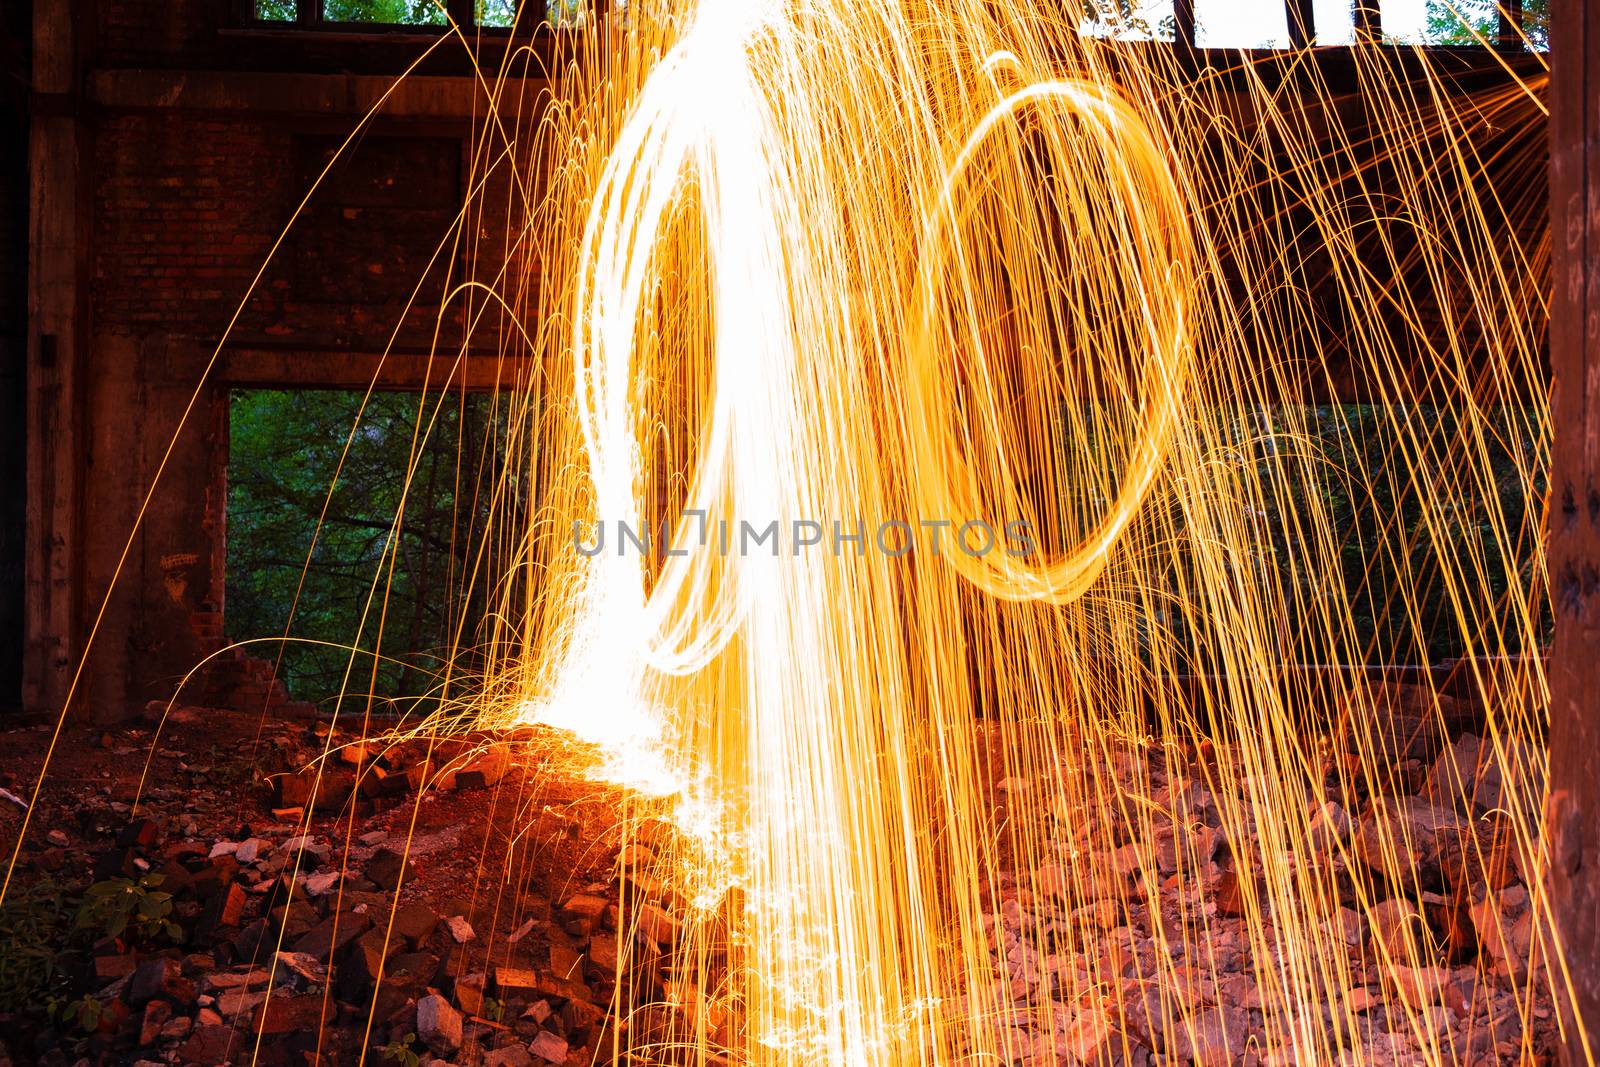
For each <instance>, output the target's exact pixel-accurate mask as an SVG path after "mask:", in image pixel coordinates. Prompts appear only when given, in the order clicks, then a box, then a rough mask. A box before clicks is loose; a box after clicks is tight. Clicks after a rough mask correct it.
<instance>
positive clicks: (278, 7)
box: [255, 0, 295, 22]
mask: <svg viewBox="0 0 1600 1067" xmlns="http://www.w3.org/2000/svg"><path fill="white" fill-rule="evenodd" d="M255 14H256V18H257V19H259V20H260V21H262V22H293V21H294V20H295V0H255Z"/></svg>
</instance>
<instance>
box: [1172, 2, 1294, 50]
mask: <svg viewBox="0 0 1600 1067" xmlns="http://www.w3.org/2000/svg"><path fill="white" fill-rule="evenodd" d="M1194 24H1195V28H1194V38H1195V43H1196V44H1197V45H1199V46H1200V47H1201V48H1287V47H1288V46H1289V17H1288V13H1287V12H1285V11H1284V9H1283V0H1195V5H1194Z"/></svg>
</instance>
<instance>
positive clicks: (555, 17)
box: [544, 0, 620, 26]
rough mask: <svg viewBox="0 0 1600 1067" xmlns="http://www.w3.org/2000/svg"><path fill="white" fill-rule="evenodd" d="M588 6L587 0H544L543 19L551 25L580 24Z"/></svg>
mask: <svg viewBox="0 0 1600 1067" xmlns="http://www.w3.org/2000/svg"><path fill="white" fill-rule="evenodd" d="M613 6H614V7H616V6H620V5H615V4H614V5H613ZM588 8H589V0H545V8H544V10H545V16H544V19H545V21H546V22H548V23H550V24H551V25H552V26H582V25H583V23H584V16H585V15H586V14H587V13H588Z"/></svg>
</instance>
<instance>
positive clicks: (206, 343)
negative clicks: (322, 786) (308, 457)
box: [0, 0, 481, 718]
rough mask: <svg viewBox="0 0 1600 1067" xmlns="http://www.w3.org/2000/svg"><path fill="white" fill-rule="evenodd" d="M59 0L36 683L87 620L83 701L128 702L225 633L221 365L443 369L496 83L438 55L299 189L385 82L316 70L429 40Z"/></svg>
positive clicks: (254, 380)
mask: <svg viewBox="0 0 1600 1067" xmlns="http://www.w3.org/2000/svg"><path fill="white" fill-rule="evenodd" d="M68 7H76V13H77V14H80V15H81V14H82V12H83V11H84V9H83V8H82V7H81V6H76V5H70V4H68V3H67V0H49V2H46V3H44V4H43V5H42V6H41V9H40V11H39V17H38V19H37V20H36V23H35V33H36V41H38V42H42V43H43V46H44V51H45V52H46V53H48V54H49V55H51V56H52V57H54V59H53V63H52V65H50V67H49V69H48V70H46V71H45V72H44V73H45V74H46V75H47V76H48V79H49V84H48V86H45V85H43V84H42V83H41V84H39V85H36V89H41V90H43V92H44V93H48V96H43V95H41V94H40V93H36V95H35V97H34V102H35V109H36V110H37V109H39V108H40V106H41V101H43V103H44V110H45V111H47V112H48V113H49V118H48V119H47V121H46V122H44V123H39V122H36V123H35V127H34V131H33V137H34V142H35V145H34V152H33V157H34V162H33V171H32V178H31V190H32V193H33V205H34V206H33V230H32V233H33V237H32V242H31V243H32V244H33V246H34V248H35V251H36V261H35V263H34V267H33V270H32V275H31V276H32V284H31V286H30V306H31V310H32V314H33V318H34V328H33V329H32V330H31V331H29V334H28V336H29V337H30V338H31V340H30V345H31V359H32V366H33V368H34V370H35V373H33V374H32V375H31V381H30V390H31V392H30V412H29V422H30V423H31V426H32V432H33V433H34V443H35V445H36V446H37V447H36V449H35V453H34V458H35V470H34V474H33V477H31V478H30V479H29V485H30V515H31V519H30V524H29V530H30V533H29V543H28V556H29V558H30V560H31V561H32V563H31V570H30V576H31V577H30V582H31V586H30V588H31V590H32V592H31V594H30V598H29V608H30V615H29V619H28V623H27V629H28V631H29V633H30V644H29V646H28V663H27V674H28V691H27V696H28V703H29V704H30V705H32V706H34V707H36V708H38V709H40V710H50V709H55V708H58V707H59V706H60V705H61V704H62V703H63V702H64V701H65V700H66V699H67V694H68V691H69V689H70V688H71V685H72V679H73V676H74V672H75V669H76V666H77V663H78V660H79V659H80V657H81V656H82V654H83V652H84V649H85V648H86V647H87V646H88V645H89V643H90V637H91V634H92V637H93V642H92V643H93V654H92V657H91V658H90V660H89V668H88V670H87V671H85V672H84V675H83V679H82V683H81V685H79V687H78V689H77V691H76V693H75V698H76V703H77V704H78V706H79V707H80V708H81V709H82V710H83V711H85V712H86V713H87V714H90V715H93V716H97V717H103V718H115V717H118V716H122V715H126V714H129V713H131V712H134V711H136V710H138V709H139V708H141V707H142V706H143V705H144V703H145V702H147V701H148V700H151V699H164V698H166V697H168V696H170V695H171V694H172V692H173V691H174V688H175V686H176V685H177V683H178V682H179V680H180V679H182V678H183V676H184V674H185V673H186V672H187V671H188V670H189V669H190V668H192V667H194V666H195V664H196V663H197V662H198V661H199V660H200V659H201V658H202V657H203V656H204V655H206V654H207V653H208V652H210V651H213V650H214V649H215V648H217V647H218V645H219V643H220V641H221V639H222V636H223V634H222V628H223V627H222V623H223V618H224V610H225V604H224V603H223V593H224V581H223V574H224V566H225V558H224V551H225V545H226V539H225V530H226V516H225V508H224V505H225V502H226V465H227V433H226V396H227V389H228V387H229V385H230V384H232V382H233V381H235V380H240V381H245V382H248V383H251V384H264V383H267V382H273V381H281V382H283V383H285V384H304V385H330V386H346V387H359V386H364V385H366V384H367V383H368V382H369V381H370V380H371V378H372V375H373V374H374V373H375V371H376V370H377V368H378V357H379V356H380V355H381V354H382V353H384V352H385V351H390V352H393V353H394V359H393V361H392V364H391V366H390V367H388V368H385V373H384V382H385V384H387V385H391V386H392V385H403V384H406V382H407V381H409V380H410V379H412V378H416V377H419V376H420V375H422V374H426V373H427V369H428V368H427V354H428V353H429V352H430V351H431V350H432V348H433V346H434V344H435V327H436V325H437V323H438V322H439V318H440V310H439V309H440V298H441V295H442V293H443V292H444V279H445V275H446V271H447V270H448V269H452V268H454V269H459V267H460V265H461V259H460V256H459V254H458V253H457V252H456V251H455V249H454V247H453V246H452V245H451V244H450V242H449V241H448V237H449V234H450V231H451V227H452V224H453V222H454V220H455V217H456V212H457V209H458V208H459V206H460V204H461V201H462V195H463V181H464V177H463V176H464V174H465V172H466V170H467V167H468V160H467V155H466V153H467V151H468V148H469V144H470V135H471V116H472V114H473V111H474V108H475V106H476V107H478V108H479V109H480V110H481V104H478V102H477V101H476V100H475V94H476V93H477V92H478V89H477V87H476V86H475V85H474V84H473V82H471V81H470V80H469V79H466V78H463V77H459V76H455V75H454V74H452V73H450V68H451V65H452V64H451V63H450V62H445V61H443V60H439V61H435V62H433V63H432V64H431V65H430V69H432V70H433V71H434V73H432V74H424V75H423V76H420V77H418V78H416V79H415V80H414V81H413V82H412V83H411V84H410V85H408V87H407V88H406V89H405V91H403V92H401V93H398V94H395V95H394V96H393V97H392V98H391V99H390V100H389V102H388V104H387V106H386V107H385V108H384V110H383V112H382V113H381V114H380V115H379V116H378V117H376V118H374V119H373V120H372V121H371V122H370V123H368V124H367V126H366V127H365V129H364V131H363V133H362V135H361V136H360V137H359V138H358V139H357V140H356V141H355V142H354V143H353V144H352V145H351V146H350V147H349V148H348V149H347V150H346V151H345V152H344V153H343V154H342V156H341V162H339V163H338V164H337V165H336V166H335V167H334V169H332V170H331V171H329V172H328V174H327V176H326V178H325V179H324V180H323V182H322V184H321V186H320V188H319V189H318V191H317V192H316V194H315V195H313V196H312V197H311V199H310V200H309V201H306V202H305V203H304V204H303V205H302V200H303V198H304V197H305V194H306V192H307V190H308V189H309V188H310V187H311V186H312V185H313V184H314V182H315V181H316V180H317V178H318V177H319V175H321V174H322V173H323V170H324V168H325V166H326V165H327V164H328V162H329V160H330V159H331V158H332V157H333V154H334V152H335V150H336V149H337V148H338V147H339V145H340V144H341V143H342V142H343V141H344V139H345V138H346V137H347V136H348V135H349V134H350V133H351V131H352V130H353V129H355V128H356V126H357V124H358V123H359V122H360V121H361V120H362V118H363V116H364V115H365V114H366V112H367V111H368V109H369V108H371V107H372V106H373V105H374V104H375V103H376V102H377V101H378V99H379V96H380V95H381V94H382V93H383V92H384V91H385V90H386V89H387V88H388V86H389V84H390V83H391V81H392V78H391V77H388V76H384V75H369V74H358V73H350V74H345V73H341V74H325V73H324V74H312V73H302V72H301V71H303V70H304V69H306V68H308V67H309V68H313V69H315V68H318V67H320V69H322V70H329V69H332V70H356V71H359V70H362V69H364V68H372V67H378V68H384V67H387V68H390V69H393V70H396V71H397V70H399V69H402V67H403V65H404V64H405V63H406V62H409V60H410V59H411V58H414V57H415V56H416V55H417V54H419V53H420V52H421V51H422V50H423V49H424V48H426V47H427V43H428V42H427V41H426V40H421V39H418V38H415V37H408V36H406V35H399V36H396V35H383V36H381V37H369V36H366V35H363V36H360V37H339V38H337V39H327V38H315V37H313V38H307V37H301V36H296V35H295V34H294V33H293V32H292V31H291V32H290V33H288V34H285V33H284V32H282V31H280V32H261V31H249V30H241V29H238V28H235V27H232V26H230V24H229V20H228V12H229V11H230V10H231V8H230V6H229V4H227V3H216V2H212V0H180V2H177V3H172V2H168V0H163V2H161V3H154V2H148V0H102V2H100V3H98V4H96V5H94V6H93V8H92V11H93V12H94V15H95V17H94V18H93V19H92V20H87V19H80V20H79V22H78V24H77V27H76V31H75V30H74V29H73V28H72V19H70V18H67V17H66V16H65V12H66V9H67V8H68ZM88 23H92V32H90V26H89V25H87V24H88ZM36 47H37V45H36ZM459 58H460V57H459V56H457V57H456V60H455V62H454V65H455V66H456V67H461V66H464V64H462V63H461V62H460V61H459ZM218 68H225V70H226V72H225V73H218V72H217V69H218ZM297 211H299V212H300V216H299V223H298V224H297V225H296V226H294V227H293V228H292V229H290V230H289V233H288V236H287V238H285V239H283V240H282V241H281V243H280V242H279V238H280V236H281V235H283V234H284V232H285V228H286V227H287V225H288V223H289V221H290V220H291V218H293V217H295V215H296V212H297ZM4 239H5V231H4V230H3V229H0V240H4ZM275 245H276V250H275V251H274V247H275ZM441 249H442V251H441ZM263 264H266V269H265V271H261V268H262V266H263ZM258 272H260V278H259V280H257V274H258ZM419 279H420V280H421V281H422V284H421V285H420V286H419V285H418V282H419ZM252 283H255V284H254V288H253V290H252ZM247 293H249V294H250V295H249V297H248V299H246V295H247ZM3 299H4V297H3V296H0V300H3ZM3 307H4V304H3V303H0V308H3ZM408 307H409V310H408ZM236 312H237V316H236V314H235V313H236ZM445 322H446V326H445V329H444V330H443V331H442V333H440V335H439V337H438V343H439V344H440V345H441V346H442V347H443V350H445V351H448V352H452V353H453V351H454V349H455V347H456V346H457V345H459V343H460V341H461V333H460V328H459V325H458V324H457V321H456V320H455V319H453V318H452V317H451V316H449V315H446V316H445ZM397 323H398V324H401V326H400V329H399V331H398V333H396V324H397ZM452 330H454V332H452ZM225 335H226V336H227V338H228V345H227V347H226V349H225V350H224V351H223V352H222V355H221V358H219V359H217V360H215V361H213V356H214V355H216V354H217V353H218V345H219V342H221V341H222V339H223V337H224V336H225ZM263 368H265V369H263ZM0 384H3V383H0ZM186 413H187V416H186ZM180 427H181V429H180ZM158 474H159V477H158ZM152 485H153V486H154V488H153V490H152V489H151V487H152ZM147 493H148V500H147V499H146V495H147ZM136 523H138V524H139V532H138V535H137V536H136V537H133V539H132V540H131V542H130V540H129V536H130V533H131V532H132V531H133V530H134V528H135V524H136ZM102 604H104V613H103V615H102V614H101V606H102Z"/></svg>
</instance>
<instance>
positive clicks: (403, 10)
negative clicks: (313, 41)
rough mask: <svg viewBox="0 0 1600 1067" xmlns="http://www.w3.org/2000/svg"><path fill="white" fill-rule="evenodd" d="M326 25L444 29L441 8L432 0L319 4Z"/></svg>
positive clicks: (336, 0)
mask: <svg viewBox="0 0 1600 1067" xmlns="http://www.w3.org/2000/svg"><path fill="white" fill-rule="evenodd" d="M322 17H323V18H324V19H326V20H327V21H329V22H373V23H385V24H388V25H391V26H443V25H444V24H445V23H446V22H447V21H448V20H447V19H446V18H445V14H444V7H443V5H442V4H436V3H434V2H433V0H322Z"/></svg>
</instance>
